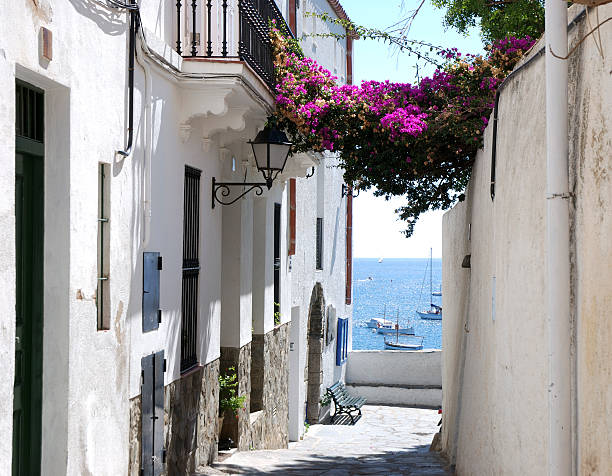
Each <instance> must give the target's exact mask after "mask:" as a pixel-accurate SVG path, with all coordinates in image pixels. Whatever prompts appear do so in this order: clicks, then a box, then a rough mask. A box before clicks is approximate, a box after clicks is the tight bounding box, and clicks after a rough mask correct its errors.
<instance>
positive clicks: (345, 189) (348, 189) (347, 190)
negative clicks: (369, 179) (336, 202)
mask: <svg viewBox="0 0 612 476" xmlns="http://www.w3.org/2000/svg"><path fill="white" fill-rule="evenodd" d="M353 190H354V189H353V187H349V186H348V185H347V184H345V183H343V184H342V197H348V196H349V194H350V195H351V197H353V198H356V197H357V196H358V195H359V192H360V191H361V190H359V189H357V193H353Z"/></svg>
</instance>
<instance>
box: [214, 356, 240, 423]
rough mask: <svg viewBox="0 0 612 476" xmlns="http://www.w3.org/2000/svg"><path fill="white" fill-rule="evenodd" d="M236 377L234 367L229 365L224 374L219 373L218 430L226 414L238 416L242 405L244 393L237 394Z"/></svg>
mask: <svg viewBox="0 0 612 476" xmlns="http://www.w3.org/2000/svg"><path fill="white" fill-rule="evenodd" d="M237 388H238V377H237V376H236V368H235V367H230V368H229V369H227V372H225V374H222V375H219V417H218V418H219V432H221V429H222V428H223V421H224V418H225V416H226V415H230V416H234V417H236V418H238V410H239V409H240V408H243V407H244V402H245V401H246V395H242V396H239V395H237Z"/></svg>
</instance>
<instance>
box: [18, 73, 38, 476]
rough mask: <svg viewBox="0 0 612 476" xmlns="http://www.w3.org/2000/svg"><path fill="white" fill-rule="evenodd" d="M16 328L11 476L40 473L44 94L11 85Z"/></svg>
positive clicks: (21, 85)
mask: <svg viewBox="0 0 612 476" xmlns="http://www.w3.org/2000/svg"><path fill="white" fill-rule="evenodd" d="M15 96H16V138H15V248H16V249H15V251H16V263H15V265H16V303H15V315H16V329H15V381H14V392H13V464H12V468H13V470H12V474H13V476H25V475H29V476H37V475H39V474H40V458H41V416H42V371H43V368H42V367H43V359H42V348H43V252H44V247H43V245H44V239H43V226H44V195H43V185H44V184H43V172H44V167H43V165H44V162H43V157H44V143H43V140H44V94H43V91H42V90H40V89H38V88H36V87H34V86H32V85H30V84H27V83H23V82H21V81H18V82H17V84H16V95H15Z"/></svg>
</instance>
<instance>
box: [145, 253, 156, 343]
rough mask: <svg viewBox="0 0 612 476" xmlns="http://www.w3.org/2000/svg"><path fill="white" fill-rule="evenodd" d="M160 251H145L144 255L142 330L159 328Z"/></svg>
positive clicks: (147, 330)
mask: <svg viewBox="0 0 612 476" xmlns="http://www.w3.org/2000/svg"><path fill="white" fill-rule="evenodd" d="M159 260H160V256H159V253H158V252H145V253H143V257H142V268H143V269H142V332H149V331H153V330H155V329H158V328H159V281H160V279H159V275H160V273H159V266H158V263H159Z"/></svg>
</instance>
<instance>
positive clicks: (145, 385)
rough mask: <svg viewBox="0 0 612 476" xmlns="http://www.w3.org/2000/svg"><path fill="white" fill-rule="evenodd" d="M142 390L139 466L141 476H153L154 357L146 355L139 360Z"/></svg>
mask: <svg viewBox="0 0 612 476" xmlns="http://www.w3.org/2000/svg"><path fill="white" fill-rule="evenodd" d="M141 365H142V388H141V440H140V446H141V451H142V454H141V463H140V464H141V465H142V474H143V476H153V465H152V464H151V462H152V457H153V426H154V424H155V420H154V419H153V416H154V415H153V413H154V412H153V394H154V382H155V378H154V375H155V356H154V354H151V355H147V356H146V357H143V358H142V359H141Z"/></svg>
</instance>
